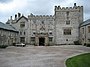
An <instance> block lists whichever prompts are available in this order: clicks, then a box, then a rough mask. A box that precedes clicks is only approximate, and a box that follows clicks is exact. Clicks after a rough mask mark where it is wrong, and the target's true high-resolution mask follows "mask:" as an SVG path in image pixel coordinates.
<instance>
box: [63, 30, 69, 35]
mask: <svg viewBox="0 0 90 67" xmlns="http://www.w3.org/2000/svg"><path fill="white" fill-rule="evenodd" d="M63 33H64V35H71V29H64V32H63Z"/></svg>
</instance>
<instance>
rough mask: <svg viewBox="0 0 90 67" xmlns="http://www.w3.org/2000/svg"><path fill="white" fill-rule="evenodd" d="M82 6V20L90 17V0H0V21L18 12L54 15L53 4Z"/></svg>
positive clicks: (4, 20)
mask: <svg viewBox="0 0 90 67" xmlns="http://www.w3.org/2000/svg"><path fill="white" fill-rule="evenodd" d="M74 3H77V5H78V6H83V7H84V20H87V19H89V18H90V0H0V21H1V22H3V23H5V22H6V21H7V20H8V18H10V16H13V17H14V15H15V14H17V13H18V12H20V13H22V14H24V15H25V16H27V15H29V14H30V13H33V14H35V15H54V6H55V5H56V6H58V5H60V6H61V7H73V4H74Z"/></svg>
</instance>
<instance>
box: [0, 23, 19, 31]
mask: <svg viewBox="0 0 90 67" xmlns="http://www.w3.org/2000/svg"><path fill="white" fill-rule="evenodd" d="M0 28H1V29H4V30H8V31H13V32H18V31H17V30H16V29H15V28H14V27H13V26H12V25H9V24H4V23H2V22H0Z"/></svg>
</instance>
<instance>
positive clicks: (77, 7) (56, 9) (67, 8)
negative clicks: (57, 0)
mask: <svg viewBox="0 0 90 67" xmlns="http://www.w3.org/2000/svg"><path fill="white" fill-rule="evenodd" d="M80 9H83V6H76V3H74V6H73V7H60V6H55V11H64V10H65V11H70V10H71V11H73V10H74V11H75V10H80Z"/></svg>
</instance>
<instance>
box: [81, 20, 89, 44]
mask: <svg viewBox="0 0 90 67" xmlns="http://www.w3.org/2000/svg"><path fill="white" fill-rule="evenodd" d="M80 42H81V43H82V45H85V44H90V19H88V20H86V21H84V22H83V23H82V24H81V25H80Z"/></svg>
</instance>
